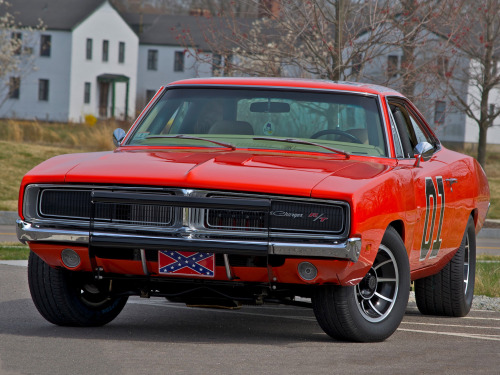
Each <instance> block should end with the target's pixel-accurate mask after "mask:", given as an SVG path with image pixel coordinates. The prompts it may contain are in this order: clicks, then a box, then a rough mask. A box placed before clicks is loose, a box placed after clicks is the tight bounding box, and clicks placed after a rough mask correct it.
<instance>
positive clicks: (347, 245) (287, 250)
mask: <svg viewBox="0 0 500 375" xmlns="http://www.w3.org/2000/svg"><path fill="white" fill-rule="evenodd" d="M16 223H17V227H16V232H17V237H18V238H19V241H21V242H23V243H26V242H27V241H39V242H73V243H76V244H81V245H88V244H89V232H82V231H72V230H58V229H53V228H40V227H36V226H33V225H31V224H30V223H28V222H25V221H23V220H20V219H17V221H16ZM95 234H97V235H99V236H104V237H109V238H113V237H116V238H121V239H127V238H144V239H148V238H156V239H158V237H149V236H140V235H139V236H138V235H133V236H132V235H127V234H119V233H114V234H107V233H95ZM177 240H179V241H182V240H185V241H186V242H189V241H190V240H192V239H190V238H183V239H177ZM206 241H207V246H214V245H215V244H216V243H217V242H221V243H226V244H227V243H230V244H240V245H244V244H248V245H252V244H263V242H253V241H235V240H233V241H227V240H220V241H216V240H211V239H206ZM360 251H361V239H360V238H349V239H348V240H347V241H345V242H333V243H331V244H322V245H318V244H304V243H287V242H270V243H269V244H268V253H269V254H272V255H290V256H302V257H326V258H339V259H348V260H350V261H352V262H356V261H357V260H358V258H359V254H360ZM142 252H143V251H142V250H141V260H142V258H143V254H142ZM227 265H228V264H227ZM227 265H226V271H227V272H229V273H230V272H231V271H230V269H229V271H228V270H227ZM143 266H144V261H143ZM144 272H147V268H146V269H144Z"/></svg>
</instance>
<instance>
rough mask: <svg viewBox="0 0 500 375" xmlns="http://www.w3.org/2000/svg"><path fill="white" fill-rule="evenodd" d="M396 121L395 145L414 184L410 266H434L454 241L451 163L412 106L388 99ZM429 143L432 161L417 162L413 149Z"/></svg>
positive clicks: (409, 222) (410, 212)
mask: <svg viewBox="0 0 500 375" xmlns="http://www.w3.org/2000/svg"><path fill="white" fill-rule="evenodd" d="M388 104H389V108H390V112H391V113H390V116H391V121H392V122H393V126H392V127H393V135H394V144H395V149H396V157H397V158H398V164H399V165H400V166H401V167H403V168H408V169H409V170H410V171H411V175H412V180H413V184H412V187H411V188H410V189H408V190H407V192H406V194H411V195H412V196H411V197H409V198H410V199H409V201H410V202H413V207H411V208H410V209H409V210H408V212H407V227H406V229H407V231H406V234H407V235H409V236H411V239H409V240H407V241H406V244H407V246H410V266H411V269H412V270H415V269H419V268H425V267H429V266H432V265H433V264H435V263H436V262H437V261H438V260H439V259H441V258H443V257H445V256H446V254H448V253H449V252H450V251H453V250H454V249H453V247H454V244H455V241H450V236H452V235H455V233H454V232H453V220H454V218H453V215H452V214H451V211H449V209H448V208H449V206H450V203H452V201H453V200H454V197H453V189H452V185H453V177H452V176H451V170H450V168H449V165H448V163H447V162H446V161H445V160H444V159H443V158H442V157H441V156H442V149H441V146H440V144H439V142H438V140H437V138H436V137H435V136H434V135H433V134H432V132H431V131H430V130H429V129H428V127H427V125H426V124H425V122H424V121H423V120H422V118H421V117H420V115H419V114H418V113H417V111H416V110H415V109H414V108H413V106H412V105H411V104H410V103H408V102H407V101H406V100H403V99H401V98H390V99H389V100H388ZM421 142H428V143H430V144H431V145H432V146H433V148H434V153H433V155H432V157H431V158H430V160H427V161H420V163H419V164H418V165H416V159H415V156H414V148H415V146H416V145H417V144H419V143H421Z"/></svg>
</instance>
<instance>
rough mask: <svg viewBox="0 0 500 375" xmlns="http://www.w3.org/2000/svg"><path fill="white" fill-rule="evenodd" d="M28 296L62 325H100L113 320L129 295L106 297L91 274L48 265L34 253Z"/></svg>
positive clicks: (49, 317) (30, 264)
mask: <svg viewBox="0 0 500 375" xmlns="http://www.w3.org/2000/svg"><path fill="white" fill-rule="evenodd" d="M28 284H29V288H30V292H31V298H32V299H33V302H34V303H35V306H36V308H37V309H38V311H39V312H40V314H41V315H42V316H43V317H44V318H45V319H47V320H48V321H49V322H51V323H53V324H57V325H61V326H101V325H104V324H106V323H109V322H110V321H112V320H113V319H114V318H116V316H117V315H118V314H119V313H120V311H121V310H122V309H123V307H124V306H125V304H126V303H127V299H128V297H109V296H108V294H107V293H106V290H105V289H104V286H103V285H100V284H97V283H96V282H95V281H94V280H93V277H92V275H91V274H89V273H82V272H70V271H66V270H63V269H57V268H52V267H50V266H49V265H48V264H47V263H45V262H44V261H43V260H42V259H40V258H39V257H38V256H37V255H36V254H35V253H33V252H31V253H30V255H29V260H28Z"/></svg>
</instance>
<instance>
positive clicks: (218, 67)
mask: <svg viewBox="0 0 500 375" xmlns="http://www.w3.org/2000/svg"><path fill="white" fill-rule="evenodd" d="M221 71H222V56H221V55H219V54H217V53H216V54H214V55H213V56H212V75H213V76H215V77H218V76H220V73H221Z"/></svg>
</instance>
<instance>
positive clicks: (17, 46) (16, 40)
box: [11, 33, 23, 55]
mask: <svg viewBox="0 0 500 375" xmlns="http://www.w3.org/2000/svg"><path fill="white" fill-rule="evenodd" d="M11 42H12V46H13V47H14V55H20V54H21V51H22V44H23V34H22V33H12V34H11Z"/></svg>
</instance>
